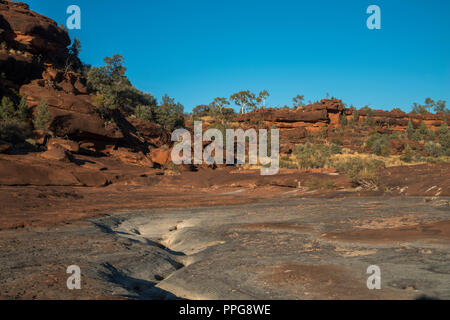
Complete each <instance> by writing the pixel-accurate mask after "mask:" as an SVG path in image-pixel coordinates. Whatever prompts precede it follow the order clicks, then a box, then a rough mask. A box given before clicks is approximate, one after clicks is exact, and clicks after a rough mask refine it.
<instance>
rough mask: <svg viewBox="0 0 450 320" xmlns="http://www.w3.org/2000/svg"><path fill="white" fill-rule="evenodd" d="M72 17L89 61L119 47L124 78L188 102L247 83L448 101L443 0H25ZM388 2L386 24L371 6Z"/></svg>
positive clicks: (321, 93) (387, 104)
mask: <svg viewBox="0 0 450 320" xmlns="http://www.w3.org/2000/svg"><path fill="white" fill-rule="evenodd" d="M25 2H27V3H28V4H30V6H31V9H33V10H34V11H37V12H39V13H41V14H44V15H46V16H49V17H51V18H52V19H54V20H55V21H57V22H58V23H61V22H65V21H66V19H67V17H68V15H67V14H66V8H67V7H68V6H69V5H71V4H76V5H78V6H80V8H81V13H82V28H81V30H72V31H70V35H71V36H72V37H77V38H79V39H80V40H81V42H82V46H83V51H82V54H81V58H82V60H83V61H84V62H86V63H89V64H92V65H94V66H98V65H102V64H103V62H102V59H103V57H105V56H112V55H113V54H115V53H119V54H122V55H123V56H124V57H125V64H126V67H127V68H128V72H127V75H128V77H129V78H130V80H131V81H132V82H133V84H134V85H135V86H136V87H138V88H139V89H141V90H144V91H147V92H150V93H152V94H153V95H154V96H155V97H157V98H158V99H160V98H161V96H162V95H163V94H165V93H167V94H169V95H170V96H171V97H173V98H175V99H176V100H177V101H180V102H181V103H182V104H183V105H184V106H185V110H186V111H190V110H192V108H193V107H195V106H196V105H198V104H207V103H209V102H211V101H212V100H213V99H214V98H215V97H217V96H221V97H222V96H224V97H229V96H230V95H231V94H232V93H234V92H237V91H240V90H247V89H248V90H251V91H254V92H258V91H260V90H263V89H265V90H268V91H269V92H270V94H271V96H270V98H269V99H268V104H270V105H273V106H283V105H285V104H288V105H291V100H292V97H294V96H295V95H297V94H303V95H305V99H306V101H308V100H317V99H321V98H324V97H325V95H326V93H329V94H330V95H332V96H336V97H338V98H341V99H343V101H344V102H345V103H347V104H348V105H350V104H353V105H355V106H357V107H363V106H364V105H370V106H371V107H372V108H376V109H392V108H394V107H400V108H402V109H404V110H410V109H411V104H412V103H413V102H423V101H424V100H425V98H426V97H431V98H433V99H435V100H439V99H442V100H446V101H447V103H448V104H450V1H447V0H428V1H426V0H388V1H375V0H370V1H365V0H345V1H338V0H315V1H312V0H309V1H301V0H292V1H287V0H271V1H266V0H240V1H237V0H226V1H225V0H189V1H188V0H129V1H123V0H120V1H115V0H95V1H92V0H69V1H67V0H58V1H56V0H25ZM371 4H376V5H378V6H379V7H380V8H381V27H382V29H381V30H369V29H367V27H366V20H367V17H368V16H369V15H368V14H366V9H367V7H368V6H369V5H371Z"/></svg>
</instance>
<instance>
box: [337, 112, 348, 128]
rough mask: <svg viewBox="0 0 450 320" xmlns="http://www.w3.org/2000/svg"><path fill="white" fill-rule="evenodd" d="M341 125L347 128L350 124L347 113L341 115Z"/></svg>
mask: <svg viewBox="0 0 450 320" xmlns="http://www.w3.org/2000/svg"><path fill="white" fill-rule="evenodd" d="M339 123H340V124H341V125H342V126H346V125H347V124H348V121H347V116H346V115H345V113H343V114H341V116H340V117H339Z"/></svg>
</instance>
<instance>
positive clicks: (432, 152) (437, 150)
mask: <svg viewBox="0 0 450 320" xmlns="http://www.w3.org/2000/svg"><path fill="white" fill-rule="evenodd" d="M425 151H426V152H427V153H428V155H429V156H430V157H434V158H438V157H440V156H442V155H443V150H442V147H441V146H440V145H438V144H436V143H433V142H427V143H426V144H425Z"/></svg>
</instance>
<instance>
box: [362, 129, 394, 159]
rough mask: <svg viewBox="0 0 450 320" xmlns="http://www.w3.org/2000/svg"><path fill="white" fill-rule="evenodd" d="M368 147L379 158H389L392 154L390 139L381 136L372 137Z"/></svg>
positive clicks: (367, 142) (367, 144)
mask: <svg viewBox="0 0 450 320" xmlns="http://www.w3.org/2000/svg"><path fill="white" fill-rule="evenodd" d="M366 146H367V147H369V148H370V149H371V151H372V152H373V153H375V154H376V155H378V156H383V157H387V156H389V154H390V149H391V143H390V141H389V137H386V136H383V135H381V134H375V135H372V136H370V137H369V139H367V141H366Z"/></svg>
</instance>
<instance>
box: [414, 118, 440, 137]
mask: <svg viewBox="0 0 450 320" xmlns="http://www.w3.org/2000/svg"><path fill="white" fill-rule="evenodd" d="M411 139H412V140H415V141H421V140H427V141H430V140H435V139H436V135H435V133H434V131H433V130H431V129H428V127H427V125H426V124H425V122H423V121H422V122H421V123H420V126H419V128H417V130H416V131H415V132H414V133H413V135H412V137H411Z"/></svg>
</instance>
